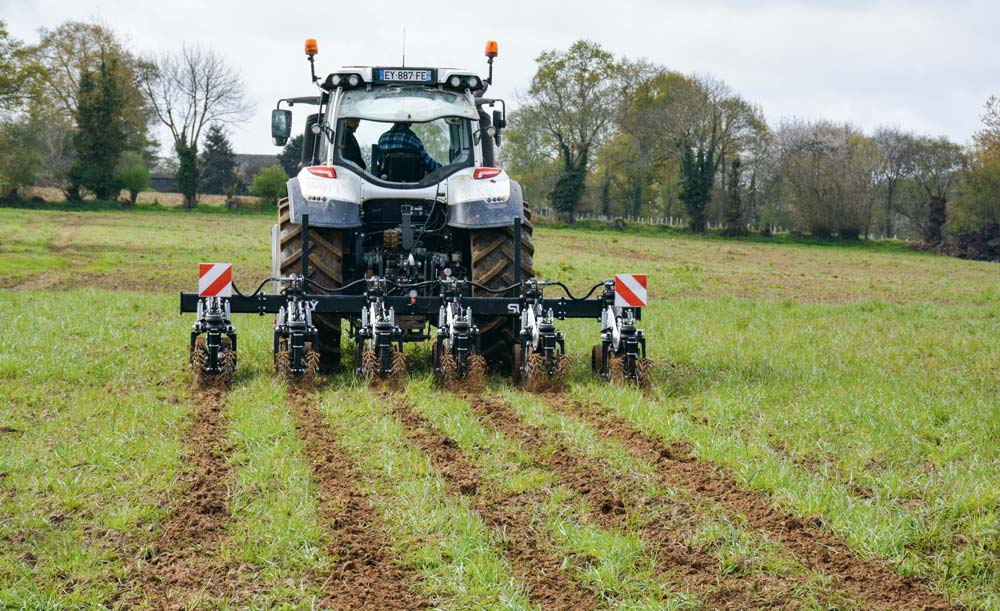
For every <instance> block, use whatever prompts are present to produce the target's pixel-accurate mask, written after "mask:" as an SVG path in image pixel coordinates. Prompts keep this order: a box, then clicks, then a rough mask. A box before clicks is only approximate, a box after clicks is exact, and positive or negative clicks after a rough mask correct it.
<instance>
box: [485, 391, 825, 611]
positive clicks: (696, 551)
mask: <svg viewBox="0 0 1000 611" xmlns="http://www.w3.org/2000/svg"><path fill="white" fill-rule="evenodd" d="M473 406H474V408H475V409H476V411H477V412H479V413H480V414H482V415H483V416H484V417H485V418H487V419H488V420H489V421H490V422H491V423H492V424H493V426H495V427H496V428H497V429H498V430H500V431H502V432H503V433H504V434H505V435H508V436H509V437H511V438H512V439H515V440H516V441H517V442H518V443H520V444H521V445H523V446H524V447H525V448H527V449H528V450H529V451H530V452H531V453H532V454H533V455H534V456H536V457H537V458H538V459H539V460H541V461H542V463H543V465H544V467H545V468H547V469H549V470H551V471H553V472H554V473H556V474H557V476H558V478H559V479H560V481H562V482H563V483H564V484H566V485H567V486H569V487H570V488H571V489H573V490H574V491H575V492H576V493H577V494H579V495H580V496H581V497H583V498H584V499H586V500H587V503H588V505H589V506H590V507H591V508H592V512H593V515H594V517H595V518H596V519H597V520H598V521H599V522H600V523H601V524H603V525H604V526H606V527H609V528H618V529H626V528H635V529H637V530H638V531H639V532H640V533H641V535H642V538H643V541H644V543H645V544H646V545H647V546H648V547H649V549H650V551H651V552H652V555H653V556H655V560H656V562H657V564H658V566H659V570H660V571H662V572H663V573H664V574H669V575H671V576H679V579H680V580H681V582H682V585H683V587H684V588H685V590H686V591H689V592H691V593H692V594H694V595H695V596H697V597H698V598H699V599H701V600H702V601H703V604H704V606H705V608H709V609H727V610H735V609H747V610H749V609H760V608H762V607H764V606H766V607H767V608H769V609H800V608H802V605H803V602H802V600H799V599H798V598H797V596H796V595H795V591H796V590H797V589H799V588H802V587H803V586H804V585H805V584H803V583H801V582H798V581H794V579H790V578H789V577H788V576H782V575H774V574H766V573H750V574H724V573H723V571H722V567H721V565H720V562H719V561H718V559H716V558H715V557H713V556H712V555H711V554H709V553H707V552H706V551H704V550H702V549H700V548H698V547H695V546H693V545H692V544H691V543H690V540H689V538H690V533H692V532H693V531H694V530H695V529H694V528H693V527H692V524H691V516H690V515H684V514H685V512H689V511H691V510H692V508H690V507H684V506H682V505H681V504H680V503H676V502H672V501H671V500H670V499H669V498H667V497H666V496H665V495H662V494H657V495H652V494H650V493H649V491H648V490H642V489H640V488H638V487H633V488H632V489H628V488H629V485H628V482H625V481H623V480H622V479H620V478H618V477H615V476H612V475H611V474H610V473H609V471H608V469H607V468H606V466H605V465H604V464H603V463H602V462H601V461H600V460H598V459H595V458H591V457H587V456H584V455H581V454H580V453H579V452H577V451H576V450H574V449H573V448H570V447H569V446H567V445H566V444H565V443H563V442H561V441H560V440H558V438H557V437H556V435H554V434H553V433H551V432H549V431H547V430H545V429H542V428H539V427H536V426H533V425H530V424H527V423H526V422H524V421H523V420H521V419H520V418H519V417H518V416H517V415H515V414H514V413H513V411H512V410H511V409H510V407H509V406H508V405H506V404H504V403H503V402H500V401H495V400H492V399H489V398H485V397H480V398H477V399H476V400H475V401H474V403H473ZM706 517H707V516H706Z"/></svg>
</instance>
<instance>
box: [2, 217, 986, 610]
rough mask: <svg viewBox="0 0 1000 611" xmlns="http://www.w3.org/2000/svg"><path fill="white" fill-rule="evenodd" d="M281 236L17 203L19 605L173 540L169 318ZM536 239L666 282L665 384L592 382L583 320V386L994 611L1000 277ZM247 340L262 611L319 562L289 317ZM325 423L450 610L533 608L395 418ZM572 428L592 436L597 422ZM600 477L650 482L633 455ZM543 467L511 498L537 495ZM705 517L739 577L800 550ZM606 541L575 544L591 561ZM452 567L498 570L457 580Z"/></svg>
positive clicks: (906, 262)
mask: <svg viewBox="0 0 1000 611" xmlns="http://www.w3.org/2000/svg"><path fill="white" fill-rule="evenodd" d="M272 223H273V219H272V218H271V217H269V216H266V215H265V216H257V215H250V214H247V215H229V214H227V215H223V214H198V213H194V214H192V213H183V212H178V211H174V210H172V209H171V210H155V209H143V210H140V211H128V212H118V211H96V212H89V211H88V212H83V211H81V212H76V211H68V210H66V211H60V210H52V209H28V208H0V289H6V290H0V312H2V314H0V321H2V322H3V327H4V332H3V333H2V334H0V426H5V427H10V428H13V429H15V430H16V432H13V433H0V473H2V475H0V607H3V606H7V607H13V608H32V609H34V608H67V607H99V606H100V605H101V604H102V603H104V602H106V601H108V600H109V599H111V598H112V597H113V596H114V595H115V594H117V593H118V592H116V590H117V587H116V585H115V580H116V579H119V578H121V579H127V577H128V576H129V575H130V574H131V571H133V570H134V565H133V563H132V562H131V560H132V559H133V558H134V557H135V554H137V553H138V552H139V550H141V549H142V548H143V546H144V545H148V544H149V541H150V540H152V538H153V537H155V532H156V529H157V527H158V526H159V525H160V524H161V523H162V522H163V520H164V519H165V518H166V515H165V514H166V511H167V510H166V509H165V508H166V507H168V506H169V504H168V503H169V500H170V499H171V498H172V495H173V494H174V487H175V484H176V478H177V476H178V473H179V472H180V470H181V469H182V468H183V452H184V446H183V443H184V440H183V437H182V435H181V434H182V431H183V427H184V424H185V423H186V421H187V418H188V416H189V415H190V413H191V405H190V404H189V402H188V400H187V391H186V389H185V388H184V386H185V384H186V382H187V379H188V378H187V373H186V372H185V370H184V362H185V356H186V342H187V333H188V328H189V325H190V322H191V320H190V317H189V316H183V317H182V316H178V315H177V313H176V309H177V298H176V292H177V291H179V290H190V289H192V288H193V287H194V286H195V282H196V273H195V266H196V264H197V263H199V262H201V261H232V262H234V263H235V272H236V279H237V283H238V284H239V285H241V287H243V288H244V289H248V288H251V286H252V285H255V284H256V281H257V280H259V279H261V278H263V277H264V276H266V275H267V274H268V272H269V269H270V253H269V236H270V226H271V224H272ZM536 243H537V245H538V255H537V257H536V259H535V261H536V266H537V270H538V271H539V275H540V276H544V277H547V278H551V279H559V280H563V281H565V282H567V283H568V284H569V285H570V286H572V287H573V288H574V289H575V291H576V292H583V291H582V290H581V289H584V288H585V287H589V286H590V285H591V284H593V283H595V282H598V281H600V280H602V279H604V278H605V277H608V276H609V275H611V274H613V273H616V272H646V273H648V274H650V295H651V298H652V300H653V302H652V303H651V305H650V307H649V308H648V309H647V310H645V311H644V320H643V322H642V326H643V328H644V329H645V331H646V333H647V335H648V337H649V348H650V353H651V355H652V356H653V357H654V358H656V359H657V361H658V362H659V363H660V364H661V366H662V367H661V370H660V373H659V374H658V378H657V383H656V387H655V390H654V392H653V393H652V395H651V396H645V395H642V394H640V393H637V392H634V391H628V390H624V391H623V390H621V389H615V388H610V387H607V386H606V385H604V384H601V383H599V382H596V381H594V380H592V379H591V378H590V374H589V366H588V363H587V354H588V353H589V347H590V345H591V344H592V343H594V342H595V341H596V339H597V333H598V329H597V326H598V324H597V322H595V321H572V322H567V323H565V324H562V325H561V326H560V328H562V329H564V330H565V332H566V336H567V344H568V346H569V348H570V352H571V353H572V354H573V355H574V363H573V369H572V372H573V384H572V385H571V387H570V389H569V392H570V393H571V394H573V395H575V396H576V397H578V398H580V399H582V400H587V401H598V402H601V403H602V404H604V405H607V406H609V407H611V408H613V409H614V410H616V411H617V412H618V413H620V414H621V415H622V416H624V417H626V418H628V419H630V420H632V421H633V422H634V423H635V424H636V425H637V426H641V427H642V428H644V429H646V430H647V431H649V432H652V433H654V434H657V435H660V436H661V437H663V438H665V439H671V440H672V439H680V440H684V441H686V442H688V443H690V444H691V445H692V446H693V447H694V449H695V452H696V454H697V455H698V456H699V457H701V458H702V459H704V460H708V461H711V462H713V463H716V464H718V465H720V466H722V467H723V468H725V469H727V470H730V471H732V472H733V473H734V474H736V476H737V477H738V478H739V479H740V480H741V481H743V482H745V483H746V485H748V486H750V487H753V488H755V489H758V490H761V491H763V492H765V493H767V494H768V495H770V496H771V497H772V499H773V501H774V503H776V504H778V505H781V506H783V507H785V508H786V509H788V510H789V511H792V512H794V513H796V514H799V515H802V516H808V517H812V516H817V517H820V518H822V520H823V521H824V523H826V524H828V525H829V526H830V527H831V528H833V529H834V530H835V531H836V532H837V533H838V534H840V535H841V536H842V537H843V538H844V539H845V540H846V541H847V542H848V543H849V544H850V545H851V546H852V547H853V548H854V549H855V550H856V551H857V553H858V554H859V555H862V556H872V557H876V558H883V559H887V560H888V561H890V562H892V563H895V564H896V565H897V566H898V570H899V571H900V572H902V573H904V574H912V575H917V576H923V577H926V578H927V579H928V581H929V583H930V584H931V585H932V586H933V587H935V588H937V589H939V590H940V591H944V592H947V593H949V594H951V595H953V596H955V597H957V598H959V599H961V600H963V601H965V602H966V603H967V604H968V605H969V606H970V607H972V608H978V609H993V610H997V609H1000V561H998V560H997V559H998V558H1000V526H998V525H1000V509H998V507H1000V492H998V487H997V485H996V481H997V473H998V472H1000V449H998V448H1000V443H998V441H1000V350H998V349H997V343H996V338H997V337H1000V267H997V266H996V265H992V264H987V263H978V262H969V261H961V260H957V259H950V258H944V257H938V256H934V255H929V254H926V253H918V252H912V251H909V250H907V249H905V248H903V247H901V246H899V245H897V244H891V243H890V244H871V243H859V244H844V243H822V244H811V243H806V242H804V241H801V240H794V239H787V240H784V239H782V240H763V239H744V240H726V239H721V238H718V237H708V238H701V237H693V236H690V235H686V234H683V233H674V232H658V231H655V232H654V231H645V230H643V231H638V230H637V231H634V232H633V231H631V230H630V231H626V232H624V233H614V232H604V231H602V232H598V231H592V230H588V229H586V228H582V229H581V228H572V229H564V228H556V227H540V228H539V229H538V231H537V233H536ZM15 287H20V288H19V289H18V290H9V289H13V288H15ZM42 289H46V290H42ZM59 289H64V290H59ZM236 324H237V327H238V329H239V331H240V334H241V345H242V348H241V373H240V375H239V380H238V389H237V390H236V391H235V392H234V395H233V397H232V401H231V404H230V406H229V408H228V410H227V413H226V415H227V422H228V427H229V439H230V441H231V442H232V444H233V453H232V456H231V461H232V464H233V466H234V469H235V470H234V483H233V490H232V497H231V509H232V511H233V519H232V521H231V522H232V523H231V524H230V538H229V539H228V540H227V542H226V544H225V545H224V547H223V550H224V553H225V554H229V555H230V557H232V558H234V559H239V560H242V561H245V562H246V563H247V565H248V567H250V568H249V569H248V570H249V571H250V572H251V574H257V575H261V576H262V577H261V578H262V579H264V581H265V582H266V583H267V584H272V585H273V587H271V585H269V586H268V588H269V592H270V593H269V594H267V595H266V596H264V597H262V598H261V600H260V601H258V602H259V606H261V607H267V606H269V605H271V604H272V603H273V605H280V604H285V603H289V604H296V603H299V602H301V601H303V600H306V599H307V597H308V596H309V595H310V592H308V591H306V590H304V589H302V588H300V587H299V585H297V584H298V583H299V582H300V581H301V580H298V581H296V578H297V577H300V576H301V574H302V573H303V571H312V570H321V569H322V567H324V566H325V564H324V563H325V562H326V561H327V560H326V559H325V558H324V557H323V554H322V547H323V546H322V534H321V531H318V530H317V526H316V519H315V506H314V504H315V500H314V498H313V497H314V482H312V481H311V480H310V476H311V474H310V472H309V470H308V466H307V463H306V462H304V460H303V457H302V453H301V448H302V446H301V443H302V442H301V439H299V438H298V435H297V433H296V431H295V430H294V426H293V423H292V421H291V420H289V414H288V410H287V406H286V405H285V404H284V402H283V398H282V397H281V395H280V392H279V387H278V386H276V385H275V384H274V382H273V380H272V379H271V377H272V374H271V372H270V371H269V361H268V359H269V357H268V351H269V349H270V348H269V343H270V340H269V337H268V333H269V331H268V326H269V321H268V319H266V318H265V319H257V318H254V317H252V316H247V317H240V318H238V319H237V321H236ZM339 383H340V382H337V384H339ZM417 391H418V392H424V391H423V390H420V388H419V384H418V388H417ZM428 396H430V395H428ZM444 400H445V399H444V398H442V401H444ZM424 405H425V402H423V400H422V402H421V406H424ZM325 409H326V412H327V414H328V415H329V417H330V418H331V423H332V424H333V425H336V426H338V430H341V431H344V437H343V440H344V442H345V444H346V445H347V446H348V448H349V449H350V450H351V455H352V456H353V457H354V460H356V461H357V463H358V465H359V466H360V467H362V468H363V470H364V472H365V473H366V476H365V481H364V482H363V484H364V485H365V486H366V487H368V488H369V489H371V490H372V491H373V493H374V494H375V496H376V497H377V498H378V499H379V500H378V505H379V510H380V511H381V512H382V513H383V515H384V516H385V517H386V518H387V523H388V524H390V527H391V528H392V529H393V530H392V533H391V534H392V537H393V540H394V542H395V544H396V545H397V551H398V553H399V554H400V556H401V557H403V558H407V559H409V561H411V562H415V563H416V565H417V566H420V567H422V571H423V572H424V573H425V574H426V575H428V576H433V579H429V580H428V583H429V584H431V585H430V587H432V588H433V591H434V592H435V593H437V594H438V595H439V596H440V597H441V600H442V606H445V607H448V608H458V607H461V606H462V605H463V604H468V605H472V604H473V602H470V601H493V603H495V604H498V605H500V606H502V604H501V602H498V601H504V602H509V603H510V604H511V605H513V606H515V607H516V606H518V605H521V606H524V605H526V604H527V603H526V602H525V600H526V599H525V597H524V592H523V590H522V589H521V586H520V585H519V584H518V583H517V582H516V581H512V578H511V577H510V573H509V570H508V566H507V564H506V560H505V558H504V557H503V554H502V552H501V551H500V550H499V549H498V548H497V546H496V544H495V540H494V539H493V537H494V535H493V534H491V532H490V531H489V529H488V528H486V527H485V526H484V525H483V524H482V522H481V521H479V519H478V516H477V515H476V513H475V511H474V510H473V509H472V508H470V507H468V506H466V505H463V504H462V502H461V500H455V499H450V498H449V497H447V495H446V494H445V491H444V487H443V485H442V484H441V482H440V477H439V476H438V475H437V474H435V473H433V471H432V470H430V469H429V466H428V465H427V463H426V461H425V460H423V459H422V458H421V457H420V455H419V453H417V452H416V451H415V450H414V449H413V448H412V447H410V446H408V445H407V444H406V443H405V441H404V439H403V438H402V437H401V434H402V432H401V430H400V429H399V427H398V423H395V421H394V420H393V418H392V417H391V416H390V415H388V414H386V413H385V412H384V406H380V405H378V403H377V401H375V400H374V399H373V398H372V396H371V395H370V394H369V393H368V392H367V391H365V390H363V389H356V388H344V389H332V390H331V391H330V393H329V398H328V399H327V402H326V404H325ZM449 409H457V408H455V406H452V407H451V408H449ZM539 417H541V418H548V417H549V415H546V414H544V413H540V414H539ZM539 422H540V423H542V424H544V422H543V421H539ZM355 423H362V424H363V426H352V425H354V424H355ZM440 424H441V426H445V424H444V423H443V422H442V423H440ZM550 425H554V423H552V422H549V423H548V424H546V426H550ZM552 430H553V431H558V432H559V433H560V434H570V435H577V436H579V440H580V443H581V444H587V443H589V442H588V441H587V439H586V438H585V432H583V431H580V430H576V432H573V431H574V429H572V428H566V429H565V430H563V429H559V428H553V429H552ZM372 448H376V449H377V450H378V451H374V452H373V451H371V449H372ZM464 450H465V451H466V452H467V453H468V455H470V456H473V455H475V452H476V451H480V450H476V449H475V448H474V447H473V446H472V445H467V446H466V447H465V448H464ZM581 450H582V451H586V448H585V447H583V446H581ZM591 450H593V451H597V450H595V449H594V448H591ZM603 460H606V464H609V465H612V466H614V467H615V468H618V469H632V473H634V474H635V476H636V477H637V478H639V479H641V477H644V476H642V475H641V474H642V469H640V468H639V467H638V466H637V465H635V464H631V466H629V465H630V463H627V462H619V463H616V462H615V460H619V461H620V460H623V459H622V458H621V457H619V458H615V457H614V456H612V455H608V456H605V457H604V459H603ZM504 464H508V465H509V464H516V463H510V462H508V463H504ZM615 465H617V466H615ZM498 468H499V467H498ZM525 473H528V472H525ZM525 473H521V471H517V472H516V473H514V474H513V475H516V476H517V477H516V478H514V480H513V481H514V483H517V484H518V485H522V486H535V485H539V484H538V482H536V481H535V480H534V479H532V477H529V476H528V475H525ZM518 482H519V483H518ZM258 489H259V490H261V491H263V493H262V494H259V493H258V492H257V491H258ZM288 497H295V498H288ZM553 503H556V505H555V506H553V507H540V508H539V510H540V511H545V512H550V513H552V514H553V515H555V514H558V513H559V511H558V510H557V508H558V507H563V506H570V505H572V500H571V499H569V498H564V497H559V496H556V497H554V500H553ZM418 509H419V510H418ZM546 515H548V514H546ZM559 515H562V514H559ZM566 515H568V516H569V517H568V518H567V519H568V520H571V522H572V524H577V523H578V520H577V516H576V514H573V513H572V512H571V513H569V514H566ZM705 515H706V518H705V520H704V521H703V523H701V525H700V527H699V528H696V529H695V530H694V531H693V532H692V534H691V536H692V539H691V540H692V541H693V542H696V543H697V544H699V545H706V546H710V547H712V548H713V549H716V550H717V551H718V558H719V559H720V562H723V563H725V562H727V560H726V559H727V558H728V559H730V561H732V560H734V559H738V558H739V557H740V556H741V555H742V554H746V553H751V554H754V555H758V556H760V555H761V554H763V555H764V556H763V557H772V558H778V559H781V558H783V557H784V556H783V554H784V551H783V550H781V549H773V548H771V547H768V545H767V542H766V541H763V540H762V539H760V538H757V537H756V535H755V534H753V533H751V534H752V535H753V536H751V537H750V538H747V537H746V534H745V533H744V532H742V531H740V529H739V524H738V523H733V522H731V521H729V518H728V517H726V516H720V515H717V514H713V513H712V512H711V511H709V510H706V514H705ZM545 524H546V525H548V526H552V525H553V524H554V523H549V522H545ZM547 532H548V531H547ZM567 532H583V531H573V530H572V529H570V530H568V531H567ZM588 536H589V535H587V536H585V535H580V536H579V538H574V537H576V535H573V536H570V537H569V538H567V539H565V540H561V542H560V543H559V544H560V545H563V546H577V545H592V544H593V541H592V540H591V539H588V538H587V537H588ZM609 545H610V543H609ZM761 546H763V547H761ZM622 549H623V550H626V551H627V549H628V546H625V547H624V548H622ZM760 549H763V550H764V551H763V552H758V551H753V550H760ZM747 550H751V551H747ZM623 553H624V552H623ZM456 554H458V555H462V554H464V556H461V557H463V558H470V559H474V560H473V562H474V563H476V565H477V566H481V567H482V569H481V571H480V572H477V573H476V574H469V573H465V572H462V571H461V570H460V568H459V567H461V566H465V565H461V564H457V563H456V562H455V560H454V558H456V557H459V556H456ZM770 568H771V569H773V568H774V567H770ZM612 573H613V574H617V573H614V571H612ZM593 578H594V579H605V578H604V577H599V576H596V575H595V576H594V577H593ZM288 579H292V580H293V583H294V584H296V585H292V586H288V587H286V586H285V585H282V584H284V583H285V582H286V580H288ZM609 579H610V578H609ZM602 583H603V582H602ZM608 583H612V582H611V581H609V582H608ZM817 587H820V586H819V585H818V586H817ZM511 601H513V602H511ZM250 602H251V603H253V601H250ZM233 604H238V603H235V602H234V603H233ZM491 604H492V603H491ZM483 605H484V606H489V605H488V604H487V603H485V602H484V603H483Z"/></svg>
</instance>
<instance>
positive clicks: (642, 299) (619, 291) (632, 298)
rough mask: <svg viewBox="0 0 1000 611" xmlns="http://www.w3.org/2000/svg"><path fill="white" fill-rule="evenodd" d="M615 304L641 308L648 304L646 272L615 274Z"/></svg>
mask: <svg viewBox="0 0 1000 611" xmlns="http://www.w3.org/2000/svg"><path fill="white" fill-rule="evenodd" d="M615 305H616V306H621V307H628V308H641V307H644V306H645V305H646V274H615Z"/></svg>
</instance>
